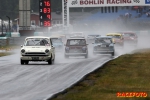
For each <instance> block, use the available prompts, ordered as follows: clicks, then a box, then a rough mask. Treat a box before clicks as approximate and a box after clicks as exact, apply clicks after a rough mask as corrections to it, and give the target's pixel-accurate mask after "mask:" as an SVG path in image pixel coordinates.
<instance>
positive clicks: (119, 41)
mask: <svg viewBox="0 0 150 100" xmlns="http://www.w3.org/2000/svg"><path fill="white" fill-rule="evenodd" d="M106 35H107V36H112V39H113V42H114V43H115V45H116V46H121V47H124V39H123V34H122V33H107V34H106Z"/></svg>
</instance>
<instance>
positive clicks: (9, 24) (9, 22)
mask: <svg viewBox="0 0 150 100" xmlns="http://www.w3.org/2000/svg"><path fill="white" fill-rule="evenodd" d="M6 17H7V18H8V20H9V32H10V17H9V16H6Z"/></svg>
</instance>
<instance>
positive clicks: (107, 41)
mask: <svg viewBox="0 0 150 100" xmlns="http://www.w3.org/2000/svg"><path fill="white" fill-rule="evenodd" d="M95 43H96V44H97V43H112V39H110V38H100V39H96V40H95Z"/></svg>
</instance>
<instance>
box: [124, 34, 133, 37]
mask: <svg viewBox="0 0 150 100" xmlns="http://www.w3.org/2000/svg"><path fill="white" fill-rule="evenodd" d="M124 37H135V35H134V34H131V33H125V34H124Z"/></svg>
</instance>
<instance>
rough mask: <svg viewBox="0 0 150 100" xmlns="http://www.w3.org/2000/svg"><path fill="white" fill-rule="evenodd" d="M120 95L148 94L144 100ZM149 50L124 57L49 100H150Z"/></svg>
mask: <svg viewBox="0 0 150 100" xmlns="http://www.w3.org/2000/svg"><path fill="white" fill-rule="evenodd" d="M117 92H146V93H147V94H148V96H147V97H146V98H144V97H139V98H138V97H132V98H129V97H128V98H127V97H126V98H125V97H119V98H118V97H117V95H116V94H117ZM149 95H150V49H147V50H144V51H143V50H140V52H139V51H138V52H137V51H135V53H134V54H126V55H122V56H120V57H119V58H117V59H115V60H112V61H110V62H108V63H106V64H105V65H104V66H103V67H101V68H99V69H98V70H96V71H95V72H93V73H91V74H89V75H87V77H85V78H84V80H82V81H80V82H79V83H77V84H75V85H74V86H73V87H71V88H69V89H67V90H66V91H65V92H63V93H60V94H58V95H56V96H55V97H54V98H50V99H49V100H150V96H149Z"/></svg>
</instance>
